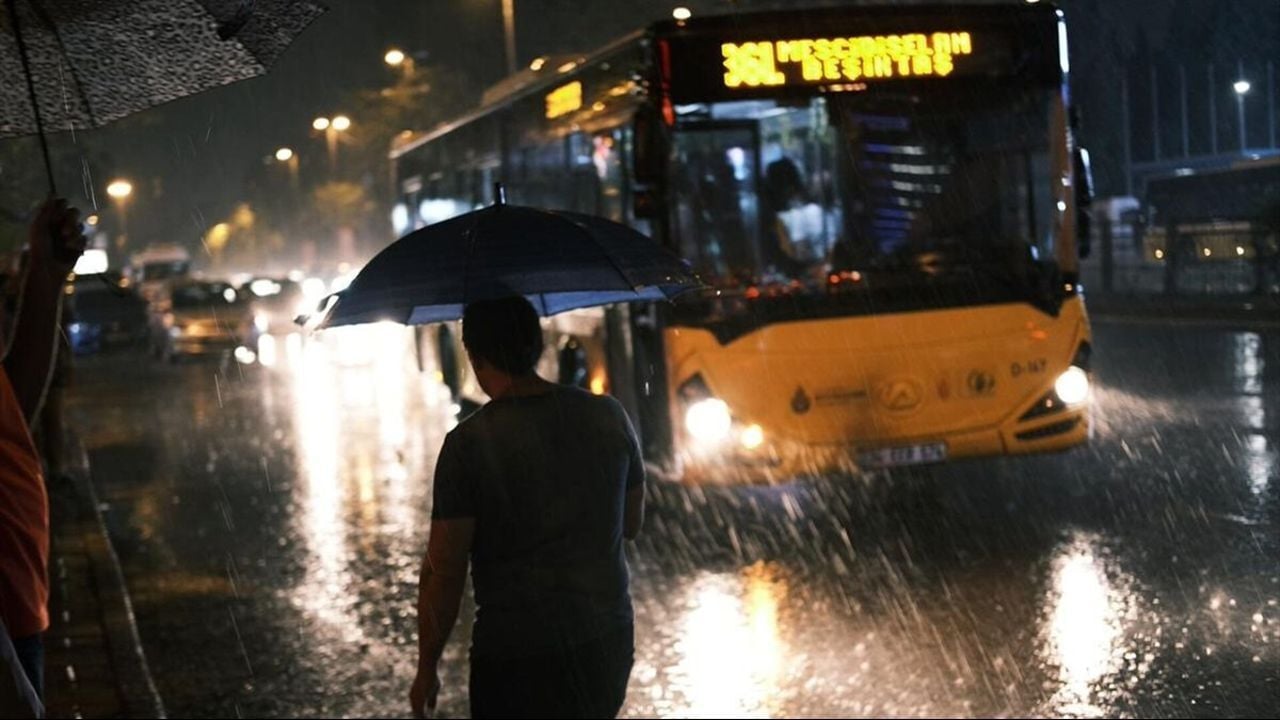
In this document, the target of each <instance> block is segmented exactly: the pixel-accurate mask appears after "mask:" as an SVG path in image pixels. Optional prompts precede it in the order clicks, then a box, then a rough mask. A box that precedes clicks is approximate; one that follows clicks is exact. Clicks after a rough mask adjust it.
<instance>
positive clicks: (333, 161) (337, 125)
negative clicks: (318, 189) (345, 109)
mask: <svg viewBox="0 0 1280 720" xmlns="http://www.w3.org/2000/svg"><path fill="white" fill-rule="evenodd" d="M311 127H313V128H315V129H316V131H317V132H322V133H324V139H325V145H326V147H327V148H328V150H329V172H330V174H332V173H333V172H334V170H335V169H336V168H337V166H338V133H340V132H346V131H347V130H349V129H350V128H351V118H349V117H347V116H346V115H334V116H333V119H332V120H330V119H329V118H327V117H318V118H316V119H315V120H313V121H312V122H311Z"/></svg>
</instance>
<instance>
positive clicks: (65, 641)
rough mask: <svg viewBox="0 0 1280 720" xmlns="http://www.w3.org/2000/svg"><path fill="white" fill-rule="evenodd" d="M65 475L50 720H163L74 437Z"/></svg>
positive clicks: (54, 512)
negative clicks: (158, 719) (146, 719)
mask: <svg viewBox="0 0 1280 720" xmlns="http://www.w3.org/2000/svg"><path fill="white" fill-rule="evenodd" d="M65 467H66V470H67V476H66V477H65V478H63V479H61V480H59V479H51V480H50V482H49V505H50V520H51V523H52V529H51V530H52V538H51V542H50V545H51V547H50V570H49V575H50V577H49V581H50V586H51V587H50V599H49V617H50V626H49V631H48V632H47V633H46V634H45V655H46V657H45V703H46V705H47V708H48V716H49V717H51V718H59V717H64V718H72V717H77V718H78V717H84V718H131V717H164V707H163V705H162V703H161V701H160V696H159V694H158V693H157V692H156V689H155V685H154V683H153V682H152V679H151V674H150V670H149V668H148V667H147V662H146V656H145V655H144V654H143V651H142V646H141V643H140V641H139V639H138V633H137V627H136V625H135V623H134V618H133V609H132V606H131V604H130V600H129V594H128V590H127V589H126V587H125V584H124V576H123V574H122V573H121V571H120V564H119V560H118V559H117V558H116V554H115V550H114V549H113V548H112V546H111V540H110V538H109V537H108V536H107V532H106V527H105V525H104V524H103V521H102V515H101V513H100V511H99V507H98V500H97V496H96V493H95V491H94V488H93V485H92V482H91V476H90V472H89V464H88V456H87V454H86V453H85V450H84V447H83V445H82V444H81V443H80V441H79V439H78V438H76V437H75V436H74V434H72V437H71V438H69V441H68V443H67V452H66V460H65Z"/></svg>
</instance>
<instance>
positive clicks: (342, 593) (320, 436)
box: [292, 342, 359, 640]
mask: <svg viewBox="0 0 1280 720" xmlns="http://www.w3.org/2000/svg"><path fill="white" fill-rule="evenodd" d="M292 377H293V403H294V436H295V437H296V438H297V443H298V461H299V465H300V468H299V469H300V471H301V475H302V480H303V482H302V483H301V490H302V493H303V497H302V498H301V499H300V504H301V507H302V515H303V517H302V521H303V529H304V536H305V537H306V540H307V544H308V547H309V548H310V551H311V552H310V556H311V557H310V558H309V561H308V563H307V570H306V575H305V577H304V578H303V580H302V582H301V584H300V585H299V587H298V588H297V592H296V595H295V598H296V602H297V603H298V604H299V605H300V606H301V607H302V608H304V609H305V610H307V611H308V612H310V613H311V614H312V615H313V616H315V617H316V618H318V619H320V620H322V621H324V622H326V623H328V624H330V625H331V626H333V627H334V629H336V630H338V631H339V632H342V633H344V637H346V638H347V639H348V640H356V639H358V637H359V627H358V625H356V624H355V623H353V622H351V617H350V616H349V615H348V613H347V608H348V607H349V606H350V604H351V603H353V602H354V601H355V597H354V596H353V595H352V594H351V592H350V590H349V589H348V587H347V578H346V572H345V570H346V555H347V529H346V525H345V524H344V522H343V517H342V500H343V498H342V488H341V486H340V476H339V465H338V453H339V448H340V447H341V442H342V441H343V438H342V437H341V426H340V416H339V413H340V409H341V408H340V407H339V403H338V398H337V392H339V390H338V387H337V378H336V377H334V372H333V370H332V367H331V365H330V362H329V357H328V352H327V347H326V346H325V344H323V343H319V342H311V343H307V344H306V345H305V346H304V347H303V349H302V353H301V362H300V363H299V365H298V367H296V368H295V371H294V373H293V374H292Z"/></svg>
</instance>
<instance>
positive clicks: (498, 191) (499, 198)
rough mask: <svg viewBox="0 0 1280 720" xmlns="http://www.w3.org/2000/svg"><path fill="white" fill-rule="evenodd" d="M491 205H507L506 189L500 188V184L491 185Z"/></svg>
mask: <svg viewBox="0 0 1280 720" xmlns="http://www.w3.org/2000/svg"><path fill="white" fill-rule="evenodd" d="M493 204H494V205H506V204H507V189H506V188H504V187H502V183H500V182H496V183H494V184H493Z"/></svg>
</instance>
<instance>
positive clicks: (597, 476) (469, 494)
mask: <svg viewBox="0 0 1280 720" xmlns="http://www.w3.org/2000/svg"><path fill="white" fill-rule="evenodd" d="M643 482H644V465H643V462H642V460H641V458H640V446H639V443H638V442H637V440H636V435H635V431H634V430H633V429H632V427H631V422H630V421H629V420H628V419H627V415H626V412H625V411H624V410H623V409H622V406H621V405H620V404H619V403H618V402H617V401H616V400H614V399H613V398H610V397H607V396H599V397H598V396H594V395H591V394H589V393H587V392H585V391H582V390H579V389H577V388H569V387H556V389H554V390H553V391H551V392H547V393H544V394H540V395H530V396H523V397H509V398H502V399H500V400H495V401H492V402H490V403H489V404H487V405H485V406H484V407H483V408H481V409H480V410H479V411H477V412H476V413H475V414H474V415H472V416H471V417H469V418H467V419H466V420H464V421H463V422H462V423H461V424H460V425H458V427H457V428H455V429H454V430H453V431H452V432H450V433H449V435H448V436H447V437H446V438H445V441H444V447H443V448H442V449H441V450H440V459H439V461H438V462H437V464H436V474H435V487H434V489H433V495H434V501H433V507H432V511H431V517H432V519H435V520H441V519H451V518H474V519H475V524H476V525H475V528H476V529H475V540H474V542H473V544H472V549H471V577H472V584H473V585H474V587H475V595H476V606H477V609H476V623H475V630H474V633H473V636H472V653H473V655H475V656H480V657H495V656H497V657H514V656H521V655H533V654H538V653H543V652H552V651H556V650H562V649H564V648H566V647H570V646H573V645H577V644H581V643H584V642H587V641H590V640H593V639H596V638H598V637H600V636H601V635H604V634H606V633H608V632H610V631H612V630H617V629H619V628H621V627H625V626H627V625H629V624H630V623H631V622H632V610H631V595H630V592H629V590H628V585H629V578H628V573H627V562H626V556H625V555H624V553H623V537H622V528H623V517H624V516H623V512H624V508H625V504H626V491H627V490H628V489H630V488H633V487H636V486H638V485H640V484H642V483H643Z"/></svg>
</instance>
